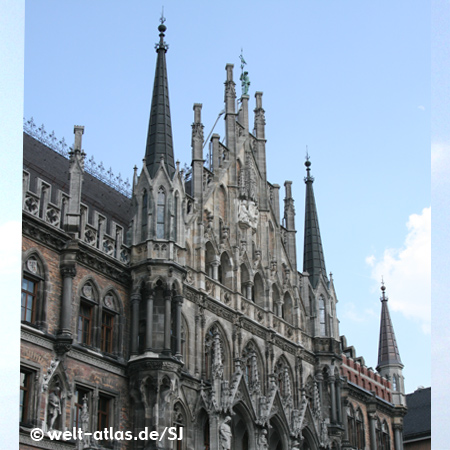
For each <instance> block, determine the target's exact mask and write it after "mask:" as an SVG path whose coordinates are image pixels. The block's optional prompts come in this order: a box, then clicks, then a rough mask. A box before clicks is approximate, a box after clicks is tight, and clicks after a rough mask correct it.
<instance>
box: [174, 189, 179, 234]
mask: <svg viewBox="0 0 450 450" xmlns="http://www.w3.org/2000/svg"><path fill="white" fill-rule="evenodd" d="M178 203H179V199H178V192H177V193H176V194H175V200H174V206H173V209H174V211H173V239H174V240H175V242H178Z"/></svg>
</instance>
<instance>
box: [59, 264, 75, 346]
mask: <svg viewBox="0 0 450 450" xmlns="http://www.w3.org/2000/svg"><path fill="white" fill-rule="evenodd" d="M76 274H77V269H76V268H75V266H69V265H67V266H66V265H64V266H63V267H61V275H62V277H63V293H62V302H61V315H60V326H59V331H58V334H59V335H61V336H67V337H69V338H70V339H72V327H71V323H70V322H71V320H70V319H71V316H72V314H71V313H72V287H73V279H74V277H75V275H76Z"/></svg>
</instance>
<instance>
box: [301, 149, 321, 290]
mask: <svg viewBox="0 0 450 450" xmlns="http://www.w3.org/2000/svg"><path fill="white" fill-rule="evenodd" d="M305 166H306V177H305V183H306V200H305V241H304V247H303V271H304V272H308V273H309V275H310V276H311V278H310V279H311V284H312V285H313V287H314V288H315V287H316V286H317V283H318V282H319V278H320V275H321V274H322V275H323V276H324V277H325V279H327V270H326V268H325V258H324V256H323V249H322V240H321V239H320V229H319V218H318V216H317V208H316V201H315V198H314V190H313V182H314V178H313V177H312V176H311V174H310V171H311V169H310V167H311V161H310V160H309V156H308V154H307V155H306V161H305Z"/></svg>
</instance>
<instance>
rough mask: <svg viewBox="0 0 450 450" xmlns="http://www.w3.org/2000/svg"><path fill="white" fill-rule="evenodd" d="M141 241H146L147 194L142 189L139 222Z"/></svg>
mask: <svg viewBox="0 0 450 450" xmlns="http://www.w3.org/2000/svg"><path fill="white" fill-rule="evenodd" d="M141 224H142V225H141V241H146V240H147V235H148V233H147V232H148V229H147V224H148V194H147V190H146V189H144V193H143V194H142V221H141Z"/></svg>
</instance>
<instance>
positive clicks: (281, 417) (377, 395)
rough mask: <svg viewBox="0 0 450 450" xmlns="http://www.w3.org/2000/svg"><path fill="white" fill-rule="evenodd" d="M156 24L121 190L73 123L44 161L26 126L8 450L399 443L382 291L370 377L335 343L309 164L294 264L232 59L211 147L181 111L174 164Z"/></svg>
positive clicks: (394, 368) (197, 118)
mask: <svg viewBox="0 0 450 450" xmlns="http://www.w3.org/2000/svg"><path fill="white" fill-rule="evenodd" d="M158 29H159V32H160V35H159V36H160V41H159V44H158V45H157V49H156V51H157V63H156V73H155V82H154V90H153V98H152V103H151V112H150V123H149V128H148V138H147V148H146V151H145V159H144V164H143V167H142V168H141V170H140V173H139V174H138V170H137V169H135V174H134V178H133V182H132V193H131V195H130V197H131V198H129V197H128V196H127V195H124V194H123V193H121V192H119V191H118V190H116V189H114V188H113V187H111V185H110V183H106V182H104V181H102V180H100V179H99V178H98V173H97V177H96V176H93V175H92V173H93V172H94V171H93V170H92V165H91V166H90V171H89V170H88V167H87V161H86V158H85V156H86V155H85V153H84V151H83V148H82V135H83V133H84V128H83V127H81V126H76V127H75V129H74V133H75V141H74V145H73V148H71V149H70V151H69V152H67V151H66V150H65V147H64V144H60V145H59V152H57V151H55V148H56V147H55V144H54V142H55V139H54V137H53V136H50V138H49V137H48V136H47V137H46V136H45V135H44V134H45V133H44V132H43V130H40V131H38V130H36V127H35V126H34V124H33V122H32V121H29V122H28V123H27V124H26V132H25V134H24V179H23V180H24V181H23V186H24V188H23V282H22V324H21V327H22V329H21V333H22V334H21V338H22V341H21V342H22V345H21V391H20V392H21V397H20V398H21V416H20V430H21V431H20V442H21V444H20V445H21V448H22V449H30V448H61V449H71V448H77V449H82V448H114V449H119V448H120V449H177V450H180V449H183V450H187V449H196V450H197V449H202V450H203V449H208V450H229V449H233V450H249V449H250V450H255V449H260V450H268V449H270V450H300V449H302V450H316V449H371V450H375V449H383V450H387V449H395V450H402V448H403V447H402V442H401V433H402V423H403V416H404V414H405V413H406V406H405V405H406V403H405V395H404V386H403V375H402V368H403V365H402V363H401V360H400V355H399V352H398V349H397V344H396V341H395V335H394V332H393V327H392V323H391V320H390V316H389V311H388V304H387V297H386V295H385V289H384V286H383V290H382V298H381V300H382V321H381V330H380V347H379V360H378V367H377V371H378V372H374V371H373V370H371V369H369V368H367V367H366V366H365V364H364V359H363V358H362V357H358V356H357V355H356V353H355V349H354V348H353V347H352V346H349V345H347V342H346V339H345V337H344V336H341V335H340V333H339V322H338V319H337V316H336V303H337V296H336V293H335V290H334V287H333V280H332V277H331V275H330V276H328V274H327V272H326V268H325V259H324V252H323V249H322V243H321V238H320V232H319V225H318V217H317V209H316V202H315V198H314V192H313V181H314V179H313V177H312V175H311V162H310V161H306V163H305V165H306V177H305V184H306V211H305V236H304V250H303V269H302V271H299V270H298V268H297V253H296V225H295V210H294V199H293V198H292V192H291V182H290V181H286V182H285V183H284V186H285V190H284V208H283V217H282V218H280V186H279V185H278V184H272V183H270V182H268V180H267V168H266V136H265V117H264V109H263V104H262V92H256V93H255V109H254V126H253V131H252V132H251V131H250V129H249V127H250V124H249V122H250V118H249V107H250V97H249V96H248V95H247V94H246V93H244V94H243V95H242V96H241V98H240V99H239V103H238V104H239V105H240V106H239V109H238V110H236V109H237V108H236V91H235V82H234V81H233V65H231V64H228V65H227V66H226V81H225V113H224V114H225V115H224V120H225V133H226V135H225V140H224V143H222V142H221V140H220V136H219V135H217V134H213V135H212V136H211V141H210V148H211V155H210V156H211V161H212V163H211V165H210V166H209V167H205V165H204V159H205V155H204V152H203V147H204V144H205V142H204V135H203V124H202V119H201V111H202V105H201V104H194V108H193V109H194V114H193V116H194V122H193V125H192V165H191V168H190V169H189V171H187V172H186V171H184V170H181V169H180V166H179V164H178V163H177V162H175V159H174V149H173V144H172V131H171V119H170V107H169V94H168V79H167V70H166V52H167V45H166V43H165V41H164V36H165V31H166V27H165V25H164V23H163V21H162V23H161V24H160V26H159V28H158ZM247 88H248V86H247ZM244 92H246V91H244ZM61 153H63V154H61ZM64 153H66V155H65V156H64ZM67 180H69V181H67ZM168 426H169V427H175V429H176V430H177V431H178V432H181V429H182V436H183V439H182V440H174V441H172V440H170V439H169V435H168V434H166V435H165V436H164V437H163V438H162V439H161V440H160V441H154V440H142V439H138V440H132V441H120V440H118V439H104V440H102V441H94V440H93V439H88V437H85V438H84V439H83V440H82V441H75V440H69V441H66V442H58V443H56V442H51V441H50V440H49V439H48V437H44V439H43V440H42V441H40V442H34V441H32V440H31V438H30V434H29V431H30V429H31V428H34V427H40V428H42V429H43V430H44V431H45V432H46V433H47V432H48V431H49V430H51V429H54V430H62V431H63V430H72V428H73V427H76V428H81V429H82V430H84V431H86V432H88V431H90V432H94V431H96V430H103V429H104V428H108V429H109V428H112V429H114V430H122V431H132V432H133V434H134V436H138V434H139V432H141V431H142V430H145V429H146V427H147V429H148V430H154V431H157V432H159V433H162V432H163V430H164V428H165V427H168Z"/></svg>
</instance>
